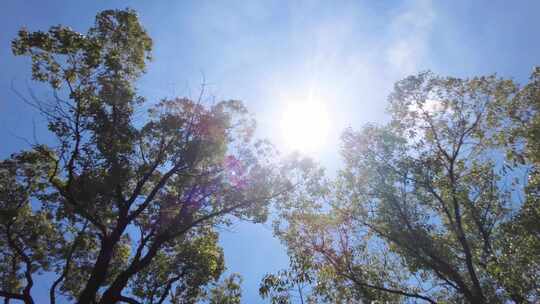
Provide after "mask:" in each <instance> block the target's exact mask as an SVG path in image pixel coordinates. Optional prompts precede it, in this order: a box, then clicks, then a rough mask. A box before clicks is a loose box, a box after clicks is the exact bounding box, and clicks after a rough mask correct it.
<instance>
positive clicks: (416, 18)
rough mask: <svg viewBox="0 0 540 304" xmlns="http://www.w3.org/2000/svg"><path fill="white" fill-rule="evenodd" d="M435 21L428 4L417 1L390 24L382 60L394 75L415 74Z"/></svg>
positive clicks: (420, 0) (428, 0)
mask: <svg viewBox="0 0 540 304" xmlns="http://www.w3.org/2000/svg"><path fill="white" fill-rule="evenodd" d="M434 19H435V10H434V8H433V3H432V1H431V0H417V1H414V2H411V3H408V5H406V6H404V7H403V8H402V10H401V11H398V14H397V16H396V17H395V18H393V20H392V21H391V24H390V28H389V38H390V39H389V44H388V46H387V50H386V60H387V64H388V65H389V67H390V69H391V70H393V71H394V72H395V73H397V74H401V75H406V74H411V73H415V72H417V71H418V69H419V65H420V64H421V62H422V61H424V60H425V57H426V55H427V51H428V50H427V48H428V43H429V39H430V35H431V33H432V25H433V21H434Z"/></svg>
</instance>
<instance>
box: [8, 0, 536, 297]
mask: <svg viewBox="0 0 540 304" xmlns="http://www.w3.org/2000/svg"><path fill="white" fill-rule="evenodd" d="M125 7H131V8H134V9H136V10H137V11H138V12H139V14H140V17H141V20H142V23H143V24H144V26H145V27H146V29H147V30H148V32H149V33H150V35H151V36H152V38H153V40H154V45H155V48H154V52H153V56H154V60H153V61H152V62H151V64H150V66H149V68H148V73H147V74H146V75H145V76H144V77H143V78H142V79H141V81H140V83H139V89H140V92H141V94H142V95H144V96H146V97H147V98H148V100H149V101H150V102H154V101H156V100H157V99H159V98H163V97H171V96H176V95H178V96H188V97H189V96H196V95H197V94H198V93H199V89H200V84H201V82H202V80H203V79H204V81H205V82H206V83H207V84H208V86H207V88H206V92H207V96H208V98H216V99H218V100H219V99H231V98H234V99H240V100H243V101H244V102H245V103H246V104H247V106H248V107H249V109H250V110H251V111H252V112H253V113H254V114H255V116H256V117H257V119H258V128H259V130H258V135H259V136H261V137H268V138H270V139H271V140H272V141H273V142H274V143H276V145H277V146H278V148H280V149H282V150H284V151H287V150H288V148H287V147H286V146H284V144H283V143H284V140H283V138H282V137H283V136H282V134H281V132H277V131H276V124H277V122H278V121H279V119H280V115H281V113H282V112H283V109H284V108H285V107H286V106H287V104H289V103H294V102H298V101H301V100H303V99H306V98H307V96H316V97H317V99H319V100H320V101H321V102H323V103H324V104H325V105H326V109H327V110H328V117H329V119H330V121H331V128H330V130H329V135H328V138H327V140H326V143H325V144H324V145H323V146H321V147H320V149H318V150H317V151H314V152H312V153H311V155H312V156H313V157H315V158H316V159H318V160H319V161H321V162H322V164H323V165H325V166H326V167H327V168H328V170H329V171H330V172H333V171H335V170H336V169H337V168H338V167H339V156H338V150H339V139H338V138H339V134H340V132H341V131H342V130H343V129H344V128H345V127H348V126H351V127H353V128H359V127H360V126H361V125H362V124H364V123H367V122H382V121H384V120H385V119H387V116H386V115H385V113H384V109H385V107H386V96H387V95H388V93H389V92H390V90H391V88H392V85H393V83H394V82H395V81H397V80H399V79H401V78H403V77H405V76H407V75H409V74H412V73H415V72H418V71H422V70H427V69H430V70H433V71H434V72H436V73H439V74H443V75H451V76H461V77H467V76H474V75H481V74H491V73H495V72H496V73H497V74H499V75H500V76H504V77H511V78H514V79H516V80H518V81H520V82H525V81H526V79H527V77H528V75H529V72H530V71H531V69H532V67H533V66H534V65H538V64H540V39H538V29H539V28H540V18H538V15H537V14H538V12H539V11H540V2H539V1H474V2H473V1H465V0H464V1H457V0H456V1H433V2H431V1H264V2H263V1H261V2H258V1H191V2H190V1H144V2H143V1H94V2H90V1H87V2H86V1H85V2H83V1H37V0H35V1H25V0H19V1H2V2H1V3H0V28H1V29H2V30H1V31H0V67H1V73H0V139H2V144H1V145H0V157H6V156H8V155H9V154H10V153H13V152H16V151H18V150H20V149H24V148H27V147H28V145H27V143H26V142H25V141H24V140H22V139H21V138H27V139H32V138H33V137H34V134H35V137H36V138H38V139H39V140H40V141H42V142H47V140H48V135H47V132H46V130H45V129H44V128H43V121H42V119H41V117H40V116H39V115H38V114H37V113H35V112H33V111H31V109H29V108H28V107H27V106H26V105H24V104H23V103H22V102H21V101H20V100H18V98H17V97H16V96H15V95H14V94H13V92H12V90H11V88H10V87H11V84H12V83H13V84H14V86H15V87H17V88H19V90H22V91H24V90H25V88H26V86H27V85H29V86H32V87H34V86H35V85H34V84H33V83H32V82H31V81H30V77H29V75H30V66H29V62H28V60H26V59H25V58H15V57H13V56H12V55H11V51H10V41H11V39H12V38H13V37H14V36H15V35H16V32H17V30H18V29H19V28H20V27H21V26H26V27H28V28H29V29H30V30H38V29H47V28H48V27H49V26H51V25H55V24H64V25H69V26H71V27H73V28H75V29H76V30H80V31H86V29H87V28H88V27H89V26H90V25H91V24H92V22H93V18H94V16H95V14H96V13H97V12H98V11H100V10H102V9H108V8H125ZM38 94H45V92H41V91H39V90H38ZM34 126H35V127H34ZM222 244H223V246H224V248H225V251H226V260H227V264H228V268H229V270H230V271H232V272H239V273H241V274H242V275H243V276H244V294H245V299H244V300H245V303H260V302H262V301H261V300H260V299H259V297H258V294H257V289H258V284H259V281H260V278H261V277H262V275H263V274H264V273H267V272H271V271H276V270H277V269H279V268H281V267H285V266H286V265H287V258H286V254H285V252H284V250H283V248H282V247H281V246H280V244H279V242H278V241H277V240H275V239H273V238H272V235H271V231H270V228H269V225H253V224H246V223H239V224H237V225H235V226H234V227H232V228H231V231H224V233H223V237H222ZM38 287H39V286H38ZM36 292H37V293H39V292H41V290H39V288H38V290H37V291H36Z"/></svg>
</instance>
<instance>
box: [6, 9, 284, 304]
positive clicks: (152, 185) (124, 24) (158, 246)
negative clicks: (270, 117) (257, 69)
mask: <svg viewBox="0 0 540 304" xmlns="http://www.w3.org/2000/svg"><path fill="white" fill-rule="evenodd" d="M151 48H152V40H151V39H150V37H149V36H148V34H147V33H146V31H145V30H144V28H143V27H142V26H141V24H140V23H139V20H138V17H137V15H136V13H135V12H134V11H132V10H129V9H127V10H106V11H103V12H101V13H99V14H98V15H97V16H96V21H95V24H94V26H93V27H92V28H91V29H90V30H89V31H88V32H87V33H86V34H80V33H77V32H75V31H74V30H72V29H70V28H68V27H64V26H53V27H51V28H50V30H49V31H47V32H43V31H36V32H30V31H28V30H26V29H22V30H21V31H20V32H19V34H18V37H17V38H16V39H15V40H14V41H13V43H12V49H13V53H14V54H15V55H20V56H27V57H29V58H30V59H31V61H32V77H33V79H34V80H36V81H38V82H42V83H44V84H46V85H48V86H50V87H51V88H52V89H53V93H54V94H53V97H54V98H53V100H52V101H44V100H38V99H36V98H32V99H30V100H28V99H27V102H29V103H30V104H31V105H33V106H34V107H35V108H36V109H37V110H39V111H40V112H41V113H42V114H43V115H44V117H46V118H47V121H48V128H49V130H50V131H51V133H52V135H53V136H54V138H56V142H57V145H55V146H42V145H36V146H34V147H33V148H32V149H31V150H30V151H25V152H21V153H18V154H14V155H13V156H12V157H11V158H9V159H7V160H4V161H3V162H2V163H1V167H0V175H1V178H0V205H1V210H2V211H1V213H0V216H1V218H0V250H1V251H0V269H1V274H0V282H1V286H0V288H1V289H0V296H2V297H4V298H5V299H6V301H9V299H16V300H22V301H24V302H25V303H33V302H34V300H33V299H32V296H31V292H30V291H31V289H32V287H33V285H34V278H35V275H36V274H40V273H43V272H50V273H55V274H56V275H57V277H56V279H55V281H54V283H53V284H52V286H50V302H51V303H55V302H56V297H57V295H58V294H59V293H60V294H61V295H63V296H64V298H66V299H70V300H72V301H76V302H77V303H116V302H128V303H139V302H147V303H162V302H164V301H166V298H167V297H169V300H170V299H175V301H176V303H193V302H194V301H196V300H198V299H200V298H201V296H202V295H203V290H204V289H205V286H207V285H208V284H210V283H211V282H214V281H216V280H217V279H218V278H219V277H220V275H221V273H222V272H223V271H224V265H223V253H222V250H221V248H220V247H219V246H218V244H217V240H218V234H217V232H216V230H215V227H216V226H217V225H223V224H227V223H228V222H229V221H230V220H231V218H232V217H236V218H240V219H249V220H252V221H255V222H258V221H263V220H265V218H266V214H267V205H268V204H269V203H270V202H271V201H272V200H273V199H275V198H277V197H279V196H280V195H282V194H284V193H286V192H287V191H289V190H290V189H291V187H292V185H291V182H290V181H289V180H288V179H287V176H286V174H287V172H286V171H284V170H280V169H279V168H278V164H277V163H276V161H275V158H274V157H273V155H274V154H273V150H272V148H271V147H270V146H269V145H268V144H267V143H265V142H261V141H255V140H254V139H253V130H254V127H255V124H254V122H253V119H252V118H251V117H250V116H249V113H248V112H247V110H246V108H245V107H244V106H243V105H242V103H241V102H239V101H234V100H229V101H222V102H217V103H214V104H211V105H205V104H204V103H203V102H202V100H190V99H185V98H176V99H169V100H162V101H160V102H159V103H157V104H154V105H152V106H150V110H149V111H148V113H147V114H145V113H144V112H143V109H144V105H145V102H146V101H145V99H144V98H143V97H141V96H139V95H138V94H137V91H136V88H135V84H136V81H137V79H138V78H139V77H140V76H141V75H142V73H144V71H145V68H146V64H147V62H148V60H149V59H150V51H151ZM227 284H228V285H227V286H228V287H227V288H229V287H231V288H232V287H233V285H234V284H237V279H231V280H230V281H227ZM230 290H233V291H234V290H235V289H234V288H233V289H230ZM237 296H238V297H239V294H238V293H237V292H236V291H234V292H233V294H231V297H232V298H234V297H237ZM231 301H232V300H231ZM235 301H236V300H235ZM40 302H41V301H40ZM231 303H236V302H234V301H233V302H231Z"/></svg>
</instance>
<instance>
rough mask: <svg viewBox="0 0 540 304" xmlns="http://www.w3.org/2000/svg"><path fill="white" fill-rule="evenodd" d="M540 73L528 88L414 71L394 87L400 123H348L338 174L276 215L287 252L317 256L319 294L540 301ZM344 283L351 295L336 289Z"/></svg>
mask: <svg viewBox="0 0 540 304" xmlns="http://www.w3.org/2000/svg"><path fill="white" fill-rule="evenodd" d="M538 75H539V73H538V70H536V71H535V72H534V73H533V76H532V78H531V82H530V83H529V84H528V85H527V86H525V87H523V88H520V87H519V86H518V85H517V84H515V83H514V82H512V81H510V80H505V79H500V78H497V77H495V76H488V77H475V78H471V79H459V78H452V77H439V76H436V75H434V74H432V73H429V72H427V73H421V74H419V75H416V76H410V77H407V78H405V79H404V80H402V81H400V82H398V83H397V84H396V85H395V89H394V92H393V93H392V94H391V95H390V97H389V101H390V107H389V112H390V114H391V116H392V120H391V122H389V123H388V124H386V125H383V126H376V125H367V126H365V127H364V128H363V129H362V130H361V131H354V130H347V131H346V132H345V133H344V134H343V148H342V155H343V158H344V160H345V168H344V169H343V170H341V171H340V173H339V176H338V178H337V179H336V180H335V181H334V182H326V183H319V184H318V186H316V187H312V188H311V189H306V191H305V192H304V193H303V194H302V195H301V196H299V197H297V198H296V199H295V200H294V201H291V202H289V203H288V204H286V205H284V206H283V207H284V211H283V215H282V217H281V218H282V220H280V221H278V222H277V223H276V234H277V235H278V236H279V237H280V238H281V239H282V240H283V241H284V242H285V243H286V244H287V247H288V249H289V252H290V255H291V256H292V257H293V258H294V259H306V260H308V261H309V263H308V264H307V265H308V269H309V271H311V273H312V280H313V282H314V283H313V284H312V293H313V296H314V297H319V298H320V297H321V296H326V297H327V298H326V299H324V298H323V302H328V303H363V302H369V301H375V300H377V301H402V302H428V303H508V302H514V303H535V302H537V301H538V300H540V294H539V285H538V282H539V277H538V275H539V274H540V258H539V256H540V255H539V254H538V253H540V251H539V250H538V249H539V248H540V247H539V246H538V240H539V239H538V236H539V234H538V229H539V227H540V226H539V225H538V223H540V217H539V214H540V213H539V212H538V210H539V209H538V206H539V205H538V183H537V178H538V173H537V172H538V169H539V167H538V164H539V163H538V155H540V154H539V153H538V151H539V150H538V138H539V137H538V136H537V135H538V122H539V121H540V120H539V119H540V114H539V111H538V110H539V106H538V100H540V99H539V98H538V97H539V96H540V95H539V92H540V90H539V89H538V88H539V87H538V84H539V83H540V82H539V81H538ZM527 179H528V182H527ZM523 198H524V199H523ZM297 206H299V207H297ZM329 280H330V281H331V282H333V284H325V282H328V281H329ZM263 285H264V284H263ZM276 286H277V287H279V284H274V288H276ZM344 286H345V287H346V288H348V290H350V294H349V295H347V297H346V298H342V299H338V300H336V298H335V297H334V298H328V296H333V295H335V294H339V295H343V294H344V293H343V292H340V291H339V290H340V289H343V287H344ZM329 299H330V300H329Z"/></svg>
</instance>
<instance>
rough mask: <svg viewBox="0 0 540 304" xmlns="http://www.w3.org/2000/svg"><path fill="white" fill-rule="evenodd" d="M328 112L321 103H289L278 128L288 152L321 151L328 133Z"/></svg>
mask: <svg viewBox="0 0 540 304" xmlns="http://www.w3.org/2000/svg"><path fill="white" fill-rule="evenodd" d="M329 126H330V122H329V117H328V111H327V109H326V107H325V105H324V104H323V103H322V102H316V101H306V102H290V103H288V104H287V105H286V106H285V109H284V111H283V113H282V116H281V121H280V127H281V132H282V136H283V140H284V144H285V145H286V148H287V149H288V150H293V151H298V152H302V153H312V152H316V151H317V150H319V149H321V148H322V147H323V145H324V144H325V142H326V139H327V137H328V132H329Z"/></svg>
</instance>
